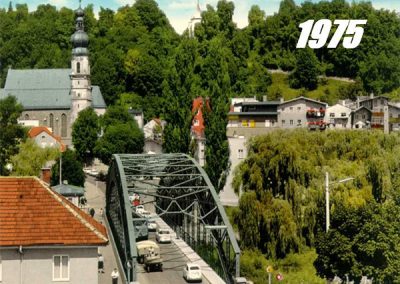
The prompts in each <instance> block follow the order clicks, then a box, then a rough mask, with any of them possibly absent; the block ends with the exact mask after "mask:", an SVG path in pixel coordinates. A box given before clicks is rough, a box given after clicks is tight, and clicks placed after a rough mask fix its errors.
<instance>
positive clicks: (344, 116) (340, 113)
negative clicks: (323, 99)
mask: <svg viewBox="0 0 400 284" xmlns="http://www.w3.org/2000/svg"><path fill="white" fill-rule="evenodd" d="M325 123H326V124H327V125H328V126H329V127H330V128H339V129H340V128H351V109H350V108H349V107H347V106H344V105H342V104H335V105H333V106H329V107H327V108H326V115H325Z"/></svg>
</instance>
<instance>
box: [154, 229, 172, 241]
mask: <svg viewBox="0 0 400 284" xmlns="http://www.w3.org/2000/svg"><path fill="white" fill-rule="evenodd" d="M156 240H157V242H159V243H170V242H171V234H170V233H169V230H167V229H158V230H157V233H156Z"/></svg>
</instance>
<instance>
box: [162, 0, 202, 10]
mask: <svg viewBox="0 0 400 284" xmlns="http://www.w3.org/2000/svg"><path fill="white" fill-rule="evenodd" d="M195 8H196V4H195V2H194V1H184V0H181V1H172V2H171V3H169V4H168V8H167V9H174V10H190V9H193V10H194V9H195Z"/></svg>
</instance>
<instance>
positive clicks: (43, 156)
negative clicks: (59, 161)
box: [11, 139, 60, 176]
mask: <svg viewBox="0 0 400 284" xmlns="http://www.w3.org/2000/svg"><path fill="white" fill-rule="evenodd" d="M59 153H60V151H59V149H57V148H55V147H53V148H50V147H47V148H41V147H39V146H38V145H37V144H36V142H35V140H33V139H27V140H26V141H25V142H22V143H21V144H20V145H19V152H18V154H16V155H15V156H13V157H11V163H12V165H13V175H17V176H39V173H40V170H41V169H42V167H43V166H44V165H45V164H46V162H49V161H52V160H54V159H55V158H56V157H57V156H58V155H59Z"/></svg>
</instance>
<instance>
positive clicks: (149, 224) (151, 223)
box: [147, 220, 157, 232]
mask: <svg viewBox="0 0 400 284" xmlns="http://www.w3.org/2000/svg"><path fill="white" fill-rule="evenodd" d="M147 229H148V230H149V231H152V232H154V231H156V230H157V224H156V221H154V220H149V221H147Z"/></svg>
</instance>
